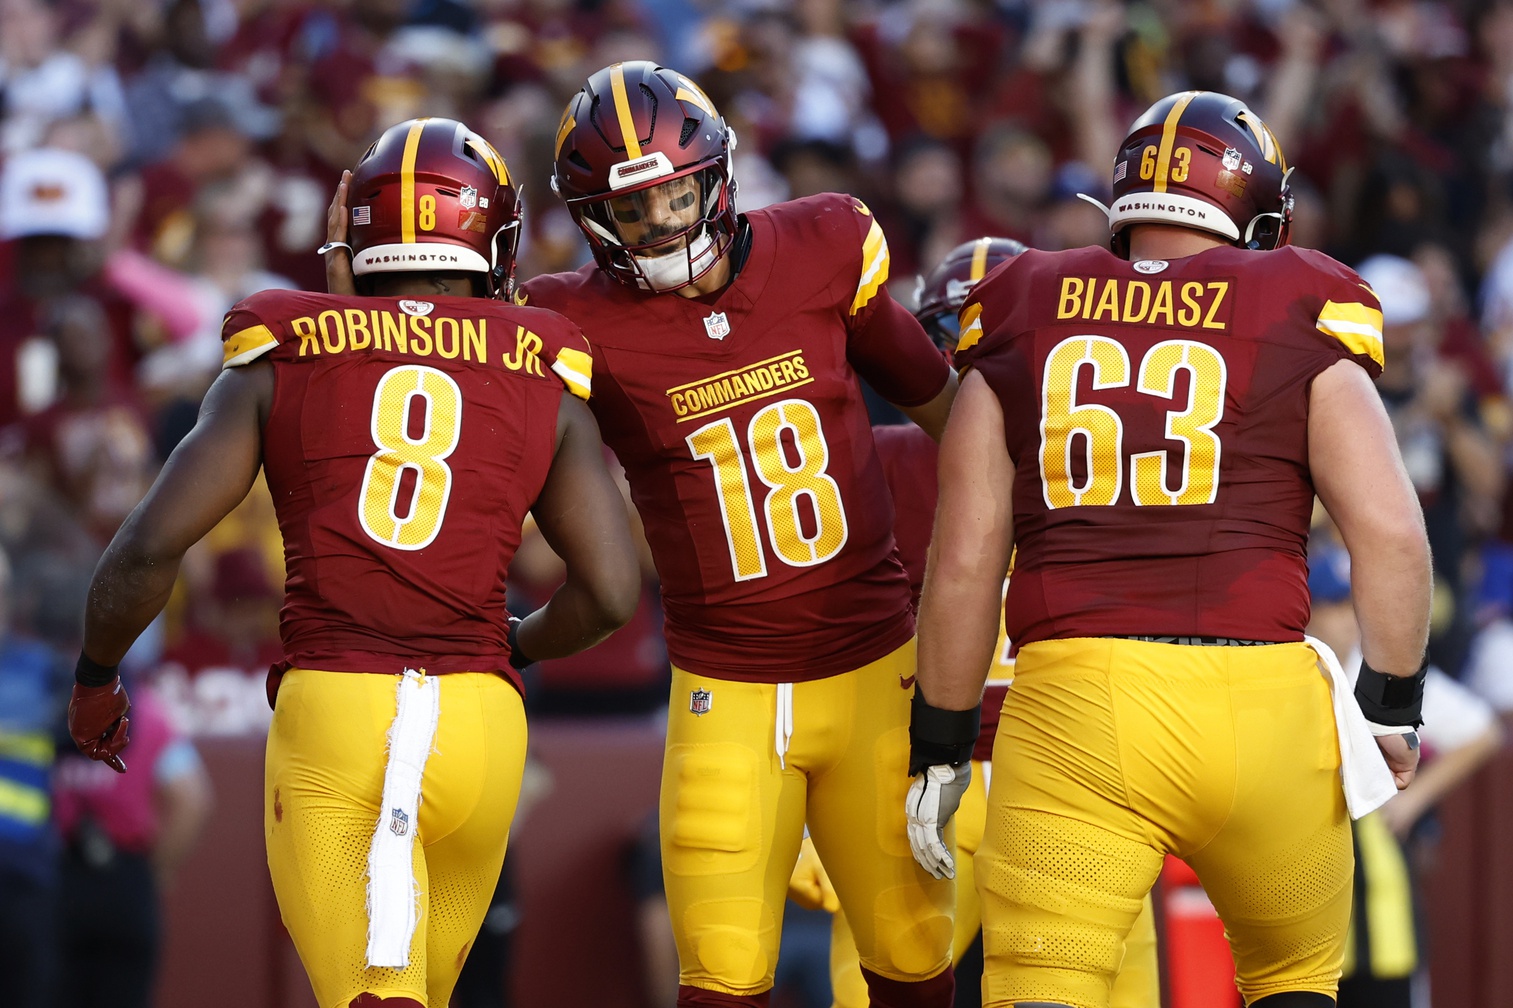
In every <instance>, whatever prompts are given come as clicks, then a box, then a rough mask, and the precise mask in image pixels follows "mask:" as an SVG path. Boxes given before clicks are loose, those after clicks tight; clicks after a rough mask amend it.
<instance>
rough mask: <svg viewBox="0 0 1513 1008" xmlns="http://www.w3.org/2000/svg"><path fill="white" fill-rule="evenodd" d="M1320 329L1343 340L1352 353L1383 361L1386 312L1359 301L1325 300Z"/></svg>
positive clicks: (1319, 324) (1321, 311) (1379, 362)
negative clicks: (1384, 313) (1383, 315)
mask: <svg viewBox="0 0 1513 1008" xmlns="http://www.w3.org/2000/svg"><path fill="white" fill-rule="evenodd" d="M1318 328H1319V331H1321V332H1326V333H1328V334H1329V335H1331V336H1333V337H1334V338H1335V339H1337V340H1339V341H1340V342H1341V343H1343V344H1345V346H1346V347H1347V348H1348V349H1349V350H1350V352H1351V353H1355V354H1365V355H1366V356H1368V357H1370V358H1371V359H1372V360H1374V361H1376V362H1377V364H1379V365H1380V364H1381V363H1382V362H1383V361H1382V313H1381V312H1380V311H1378V310H1377V309H1375V308H1372V307H1371V306H1370V305H1364V304H1361V303H1360V302H1358V301H1346V302H1344V303H1341V302H1339V301H1325V302H1324V307H1323V308H1321V309H1319V320H1318Z"/></svg>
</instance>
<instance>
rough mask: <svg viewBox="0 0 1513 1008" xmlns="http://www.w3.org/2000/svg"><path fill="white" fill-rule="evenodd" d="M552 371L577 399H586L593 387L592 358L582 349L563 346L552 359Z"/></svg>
mask: <svg viewBox="0 0 1513 1008" xmlns="http://www.w3.org/2000/svg"><path fill="white" fill-rule="evenodd" d="M552 373H553V374H555V375H556V376H557V377H558V378H561V379H562V384H564V385H566V386H567V390H568V391H569V392H571V393H572V394H573V395H575V396H577V397H578V398H579V399H587V398H588V397H589V393H590V392H591V391H592V388H593V373H594V360H593V358H592V357H590V356H589V355H588V354H586V353H584V352H583V351H582V350H574V349H573V348H572V347H563V348H562V349H561V350H558V351H557V359H556V360H554V361H552Z"/></svg>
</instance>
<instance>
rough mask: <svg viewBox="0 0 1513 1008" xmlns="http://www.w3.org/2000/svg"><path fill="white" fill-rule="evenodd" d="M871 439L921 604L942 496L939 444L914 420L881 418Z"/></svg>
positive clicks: (911, 585) (915, 594)
mask: <svg viewBox="0 0 1513 1008" xmlns="http://www.w3.org/2000/svg"><path fill="white" fill-rule="evenodd" d="M872 440H873V441H874V442H875V443H876V445H877V457H878V459H879V460H880V461H881V462H882V464H883V478H884V479H886V480H887V481H888V491H889V495H890V496H891V497H892V499H893V539H894V541H895V542H897V544H898V559H899V562H900V563H902V564H903V565H904V571H905V573H907V574H908V575H909V591H910V593H911V594H912V595H913V597H914V603H915V606H916V607H918V605H919V591H920V589H921V588H923V587H924V584H925V560H926V557H927V555H928V554H929V552H930V530H931V529H932V528H933V527H934V525H935V499H936V497H938V496H939V494H938V493H937V492H936V487H937V485H938V482H937V478H936V472H935V469H936V463H937V461H938V460H939V458H940V447H939V446H938V445H937V444H936V443H935V439H934V438H932V437H931V436H930V435H928V434H926V433H925V432H924V431H923V430H921V429H920V428H919V427H917V426H915V425H914V424H879V425H878V426H876V427H873V428H872Z"/></svg>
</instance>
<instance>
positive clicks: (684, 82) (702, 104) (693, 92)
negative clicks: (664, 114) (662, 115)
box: [673, 74, 719, 116]
mask: <svg viewBox="0 0 1513 1008" xmlns="http://www.w3.org/2000/svg"><path fill="white" fill-rule="evenodd" d="M673 98H675V99H676V100H678V101H690V102H693V103H694V104H695V105H697V106H699V108H701V109H703V110H704V111H705V112H707V113H709V114H710V115H711V116H718V115H719V113H718V112H716V111H715V110H714V102H712V101H710V100H709V95H707V94H705V93H704V89H703V88H701V87H699V85H697V84H695V83H694V82H693V81H691V80H689V79H688V78H687V77H684V76H683V75H682V74H679V75H678V90H677V91H675V92H674V93H673Z"/></svg>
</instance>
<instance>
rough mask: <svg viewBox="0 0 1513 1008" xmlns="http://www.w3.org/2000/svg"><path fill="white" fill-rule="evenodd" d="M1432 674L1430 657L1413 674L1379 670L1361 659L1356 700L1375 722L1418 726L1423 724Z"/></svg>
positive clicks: (1363, 711) (1367, 715) (1400, 725)
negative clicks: (1427, 684)
mask: <svg viewBox="0 0 1513 1008" xmlns="http://www.w3.org/2000/svg"><path fill="white" fill-rule="evenodd" d="M1428 676H1429V658H1428V656H1427V655H1426V656H1425V657H1424V661H1423V664H1421V665H1419V667H1418V671H1417V672H1415V673H1413V675H1411V676H1393V675H1388V674H1387V673H1385V672H1378V671H1377V670H1376V669H1374V668H1372V667H1371V666H1370V665H1367V664H1366V660H1365V659H1364V658H1363V659H1361V674H1360V675H1359V676H1358V677H1357V678H1356V680H1355V699H1356V702H1357V703H1359V704H1360V705H1361V713H1363V714H1365V715H1366V720H1367V721H1370V722H1372V723H1373V724H1379V725H1390V726H1393V727H1413V728H1417V727H1418V726H1419V725H1421V724H1423V723H1424V716H1423V713H1424V680H1425V679H1426V678H1428Z"/></svg>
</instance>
